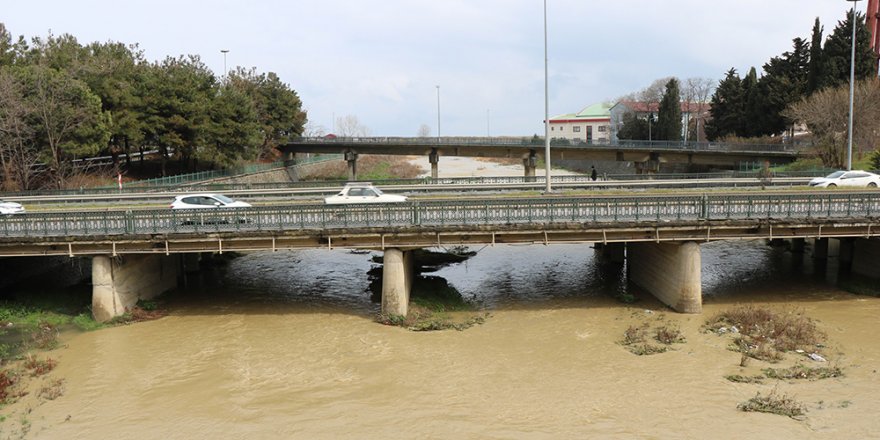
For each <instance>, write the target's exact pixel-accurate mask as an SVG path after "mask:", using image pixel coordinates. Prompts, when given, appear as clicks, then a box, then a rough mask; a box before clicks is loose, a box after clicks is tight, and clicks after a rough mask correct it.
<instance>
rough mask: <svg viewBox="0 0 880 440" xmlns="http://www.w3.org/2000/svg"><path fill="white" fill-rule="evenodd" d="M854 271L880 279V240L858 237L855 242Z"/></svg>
mask: <svg viewBox="0 0 880 440" xmlns="http://www.w3.org/2000/svg"><path fill="white" fill-rule="evenodd" d="M852 271H853V272H854V273H857V274H859V275H863V276H866V277H869V278H874V279H880V240H878V239H876V238H858V239H856V240H855V241H854V242H853V258H852Z"/></svg>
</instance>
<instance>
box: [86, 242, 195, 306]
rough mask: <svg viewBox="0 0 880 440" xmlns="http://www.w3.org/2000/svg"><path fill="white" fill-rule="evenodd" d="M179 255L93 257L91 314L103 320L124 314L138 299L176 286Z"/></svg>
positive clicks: (152, 295) (179, 262) (149, 296)
mask: <svg viewBox="0 0 880 440" xmlns="http://www.w3.org/2000/svg"><path fill="white" fill-rule="evenodd" d="M180 266H181V261H180V256H179V255H171V256H164V255H126V256H122V257H108V256H106V255H99V256H96V257H93V258H92V315H93V316H94V318H95V320H96V321H98V322H104V321H107V320H110V319H112V318H113V317H116V316H119V315H122V314H123V313H125V312H126V310H128V309H130V308H131V307H132V306H134V305H135V304H137V302H138V300H139V299H150V298H153V297H156V296H158V295H159V294H161V293H163V292H166V291H168V290H170V289H172V288H174V287H176V286H177V276H178V275H179V274H180Z"/></svg>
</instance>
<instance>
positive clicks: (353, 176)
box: [345, 150, 358, 180]
mask: <svg viewBox="0 0 880 440" xmlns="http://www.w3.org/2000/svg"><path fill="white" fill-rule="evenodd" d="M357 160H358V154H357V153H355V152H354V151H351V150H349V151H346V152H345V161H346V162H348V180H357V175H358V173H357Z"/></svg>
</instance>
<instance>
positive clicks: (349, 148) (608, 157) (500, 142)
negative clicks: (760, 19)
mask: <svg viewBox="0 0 880 440" xmlns="http://www.w3.org/2000/svg"><path fill="white" fill-rule="evenodd" d="M554 142H555V143H554V144H551V148H550V159H551V163H552V162H553V161H558V160H594V161H597V160H600V161H627V162H633V163H634V164H635V168H636V170H637V172H639V173H656V172H657V171H658V170H659V168H660V164H661V163H679V164H695V165H713V166H716V167H723V168H736V167H737V166H738V165H739V164H740V163H745V162H748V163H756V162H757V163H764V162H765V161H767V162H770V163H773V164H784V163H789V162H792V161H794V160H795V159H797V157H798V156H799V155H803V152H801V151H799V150H798V149H797V148H796V147H795V146H792V145H783V144H735V143H721V142H673V141H618V142H615V143H583V142H582V143H570V142H569V141H565V142H560V141H554ZM279 150H281V152H282V153H283V154H285V157H286V158H287V160H288V161H290V162H289V163H295V161H296V155H297V154H299V153H324V154H341V155H343V157H344V158H345V160H346V162H348V178H349V180H357V159H358V156H359V155H361V154H392V155H407V156H427V157H428V161H429V162H430V164H431V177H432V178H435V179H436V178H437V177H438V175H439V163H440V157H443V156H465V157H495V158H514V159H520V160H522V163H523V170H524V176H526V177H532V176H535V169H536V168H537V165H538V161H539V160H542V159H543V158H544V155H545V149H544V143H543V141H540V143H539V144H534V143H532V140H531V139H529V138H473V137H462V138H457V137H443V138H408V137H345V138H344V137H329V138H328V137H310V138H309V137H306V138H294V139H292V140H291V141H290V142H289V143H287V144H285V145H282V146H280V147H279Z"/></svg>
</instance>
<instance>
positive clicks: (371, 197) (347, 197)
mask: <svg viewBox="0 0 880 440" xmlns="http://www.w3.org/2000/svg"><path fill="white" fill-rule="evenodd" d="M405 201H406V196H401V195H397V194H385V193H383V192H382V190H380V189H379V188H376V187H375V186H373V185H372V184H371V183H369V182H361V183H347V184H346V185H345V187H343V188H342V191H339V194H336V195H332V196H330V197H327V198H325V199H324V203H326V204H328V205H343V204H347V203H400V202H405Z"/></svg>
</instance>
